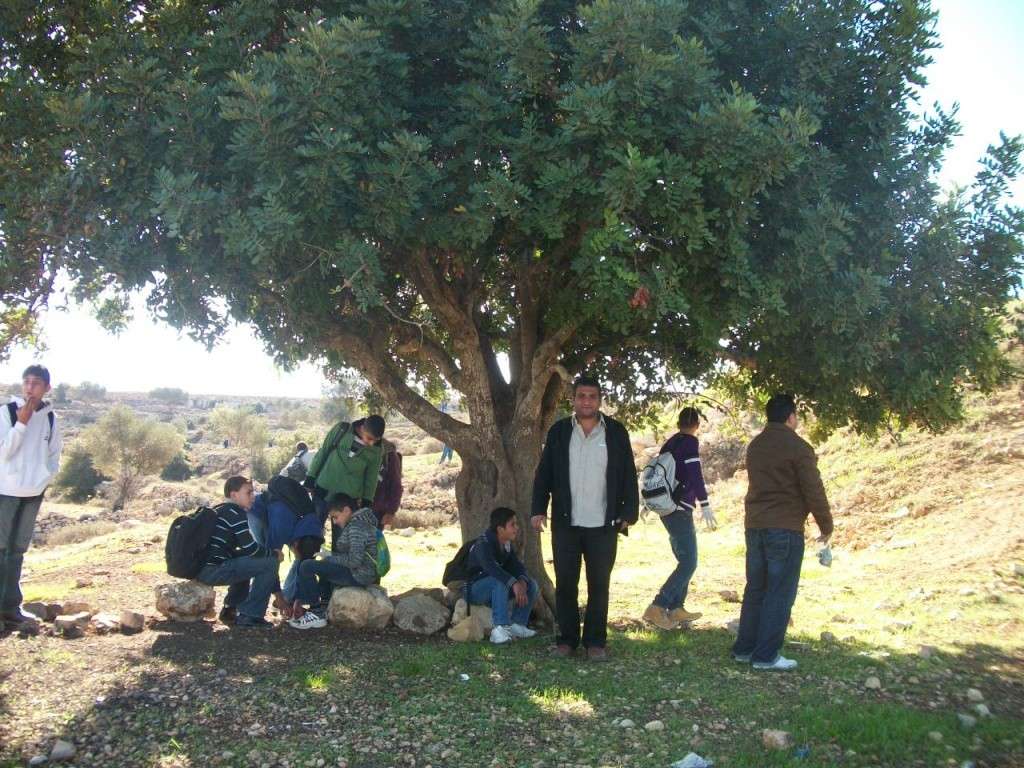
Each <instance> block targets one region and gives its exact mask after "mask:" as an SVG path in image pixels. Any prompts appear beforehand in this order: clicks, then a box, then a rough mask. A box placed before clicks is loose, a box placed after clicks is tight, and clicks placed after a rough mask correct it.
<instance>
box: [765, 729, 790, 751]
mask: <svg viewBox="0 0 1024 768" xmlns="http://www.w3.org/2000/svg"><path fill="white" fill-rule="evenodd" d="M761 742H762V743H763V744H764V745H765V747H767V748H768V749H789V747H790V745H791V744H792V743H793V740H792V737H791V736H790V735H789V734H788V733H787V732H786V731H773V730H772V729H771V728H765V729H764V730H763V731H761Z"/></svg>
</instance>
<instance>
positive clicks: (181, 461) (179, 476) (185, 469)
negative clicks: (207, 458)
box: [160, 453, 192, 483]
mask: <svg viewBox="0 0 1024 768" xmlns="http://www.w3.org/2000/svg"><path fill="white" fill-rule="evenodd" d="M190 477H192V465H191V464H189V463H188V459H187V458H185V454H184V453H176V454H174V457H173V458H172V459H171V460H170V461H169V462H167V466H165V467H164V468H163V469H162V470H160V479H161V480H167V481H169V482H176V483H180V482H182V481H183V480H188V479H189V478H190Z"/></svg>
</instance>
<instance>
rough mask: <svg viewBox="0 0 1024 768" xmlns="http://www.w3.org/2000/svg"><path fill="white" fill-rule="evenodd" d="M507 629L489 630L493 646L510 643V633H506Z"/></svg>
mask: <svg viewBox="0 0 1024 768" xmlns="http://www.w3.org/2000/svg"><path fill="white" fill-rule="evenodd" d="M508 630H509V628H508V627H501V626H498V627H495V628H494V629H492V630H491V642H492V643H494V644H495V645H503V644H504V643H511V642H512V633H511V632H509V631H508Z"/></svg>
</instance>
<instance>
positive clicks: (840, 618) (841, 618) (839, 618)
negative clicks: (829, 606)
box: [832, 613, 853, 624]
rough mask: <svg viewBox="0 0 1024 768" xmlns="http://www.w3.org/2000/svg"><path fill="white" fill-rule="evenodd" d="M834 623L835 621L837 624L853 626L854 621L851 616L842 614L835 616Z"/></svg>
mask: <svg viewBox="0 0 1024 768" xmlns="http://www.w3.org/2000/svg"><path fill="white" fill-rule="evenodd" d="M832 621H834V622H835V623H836V624H853V619H851V618H850V617H849V616H844V615H843V614H841V613H837V614H836V615H835V616H833V617H832Z"/></svg>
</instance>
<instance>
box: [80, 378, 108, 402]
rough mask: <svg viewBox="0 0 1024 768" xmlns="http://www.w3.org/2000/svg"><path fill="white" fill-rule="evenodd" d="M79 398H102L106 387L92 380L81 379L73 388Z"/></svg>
mask: <svg viewBox="0 0 1024 768" xmlns="http://www.w3.org/2000/svg"><path fill="white" fill-rule="evenodd" d="M73 392H74V395H75V397H76V398H77V399H79V400H86V401H92V400H104V399H106V397H107V388H106V387H103V386H100V385H99V384H96V383H95V382H92V381H83V382H82V383H81V384H79V385H78V386H77V387H75V388H74V390H73Z"/></svg>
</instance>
